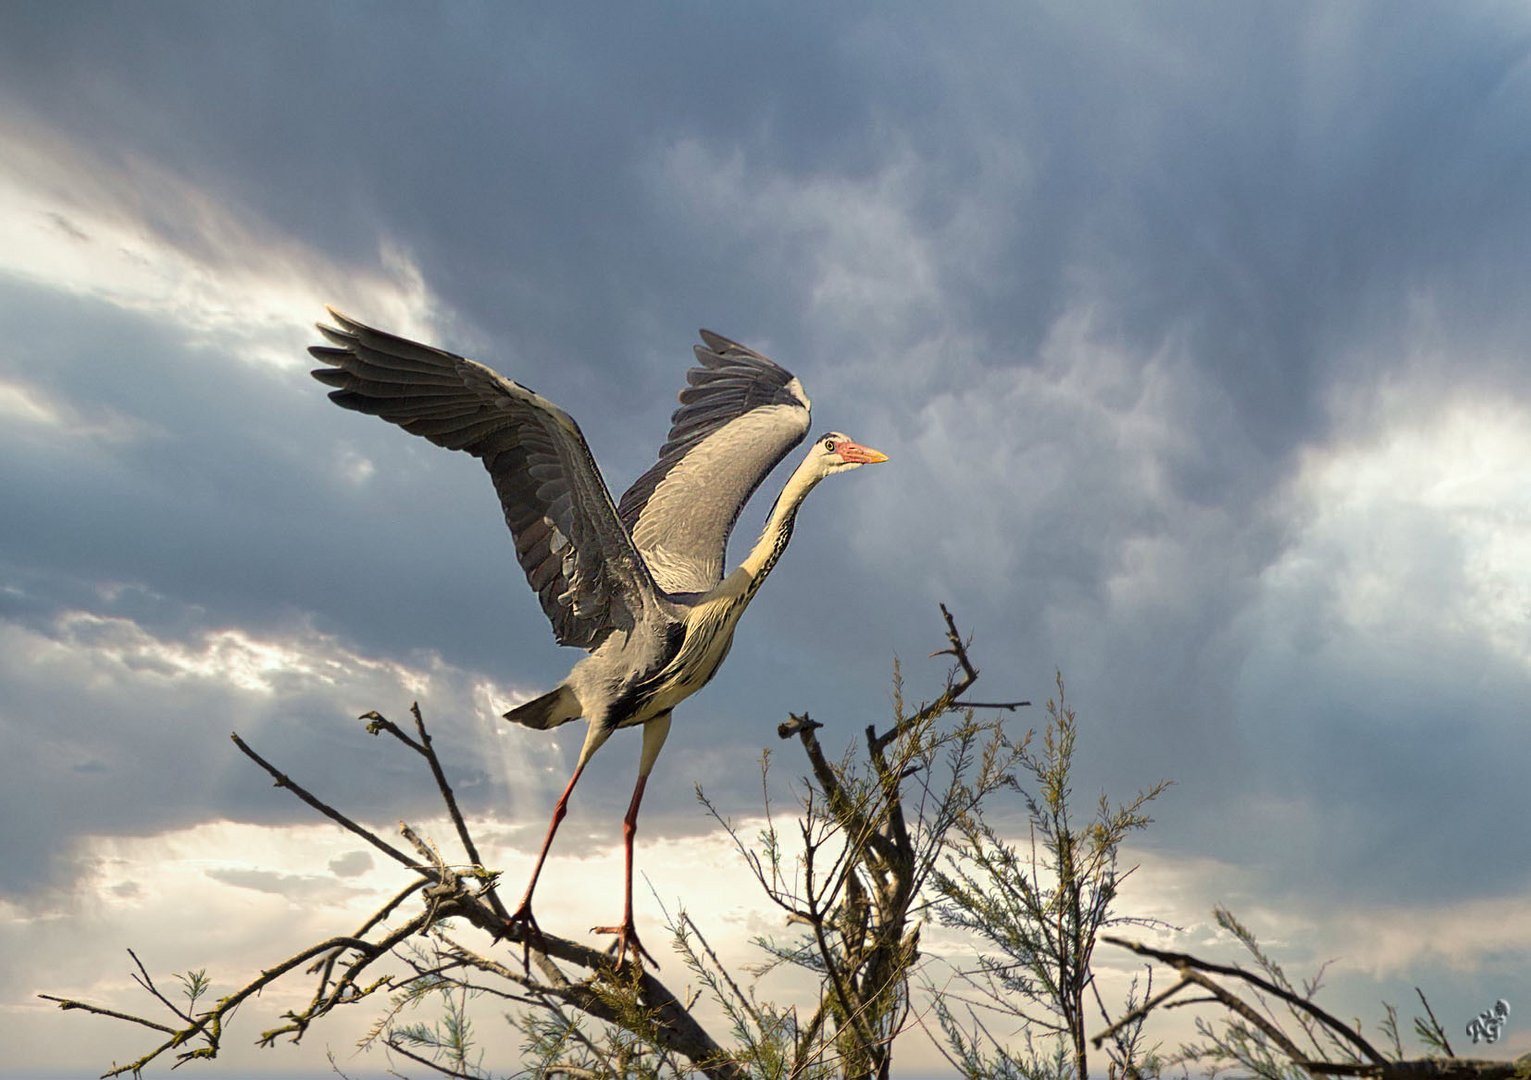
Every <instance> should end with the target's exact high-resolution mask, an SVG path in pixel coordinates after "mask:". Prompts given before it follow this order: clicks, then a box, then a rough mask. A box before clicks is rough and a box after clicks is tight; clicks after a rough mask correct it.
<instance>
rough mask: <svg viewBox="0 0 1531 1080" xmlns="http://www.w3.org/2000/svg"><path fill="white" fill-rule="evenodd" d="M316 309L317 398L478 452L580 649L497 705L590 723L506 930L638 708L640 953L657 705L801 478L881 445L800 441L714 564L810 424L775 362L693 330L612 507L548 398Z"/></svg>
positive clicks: (563, 639) (862, 459)
mask: <svg viewBox="0 0 1531 1080" xmlns="http://www.w3.org/2000/svg"><path fill="white" fill-rule="evenodd" d="M330 314H331V316H332V317H333V318H334V320H335V322H336V324H337V326H335V327H329V326H322V325H321V326H320V327H319V329H320V332H321V333H323V335H324V336H325V338H326V339H327V340H328V341H329V342H330V344H329V345H316V346H314V347H312V348H310V349H309V352H310V353H311V354H312V355H313V356H314V357H315V358H316V359H318V360H320V361H321V362H322V363H324V364H325V365H327V366H325V367H322V368H320V369H318V370H316V371H315V372H314V373H313V374H314V377H315V378H317V379H318V380H319V381H320V382H322V383H324V384H326V385H327V386H330V387H333V390H332V391H331V393H330V398H331V400H333V401H334V402H335V403H336V404H337V405H341V406H343V407H344V408H347V409H353V410H355V411H357V412H364V413H370V414H372V415H374V416H379V417H381V418H383V419H384V420H387V421H389V422H390V423H393V424H397V425H398V426H399V427H402V428H404V429H405V430H406V431H410V432H413V433H414V434H417V435H420V436H423V437H424V438H427V439H429V440H431V441H432V442H434V443H435V444H436V445H438V446H444V447H446V448H448V449H451V450H462V451H464V452H466V453H469V454H472V455H473V456H474V457H476V458H478V459H479V460H480V461H482V462H483V463H484V467H485V468H486V469H488V471H489V475H490V478H491V479H492V480H493V482H494V486H495V490H496V492H498V494H499V496H500V504H501V507H502V509H503V510H504V514H505V521H506V524H507V525H509V526H510V531H511V535H512V536H513V538H514V540H515V548H516V557H517V558H518V559H519V561H520V563H521V567H522V569H523V570H524V571H525V573H526V579H527V581H528V583H530V585H531V587H532V589H533V591H535V592H536V593H537V597H538V599H539V601H540V602H541V604H542V610H543V611H544V613H546V615H547V617H548V620H549V622H551V623H552V625H553V633H554V636H555V637H556V638H557V640H558V642H559V644H562V645H577V646H579V647H581V648H583V649H585V650H587V651H588V652H589V654H590V655H588V656H586V657H585V658H584V659H582V660H580V661H579V662H578V663H576V664H575V665H574V667H573V668H572V669H571V670H570V672H569V674H568V676H567V677H565V679H564V680H563V682H561V683H560V684H559V685H558V686H557V687H555V688H554V689H553V690H551V691H549V692H548V693H546V694H544V695H542V696H540V697H538V698H534V699H532V700H531V701H528V702H525V703H524V704H522V705H520V706H518V707H516V708H514V709H512V710H511V711H510V712H508V713H506V714H505V715H506V717H507V719H510V720H514V721H516V722H518V723H521V724H525V725H526V726H528V727H532V728H538V729H546V728H549V727H553V726H556V725H558V724H562V723H566V722H568V721H570V720H574V719H577V718H579V717H584V718H585V719H586V720H587V722H588V724H589V727H588V730H587V732H586V736H585V742H584V745H583V746H582V748H581V750H580V756H579V761H578V763H577V764H576V766H575V769H574V775H573V777H572V778H571V779H570V780H569V784H568V786H567V787H566V788H565V789H564V793H563V795H562V796H561V797H560V798H559V801H558V804H557V806H556V808H555V810H554V816H553V821H552V824H551V825H550V826H549V828H548V833H547V836H546V838H545V839H544V841H543V847H542V852H541V854H540V855H539V856H538V860H537V866H536V869H535V870H534V871H533V873H532V879H531V883H530V884H529V885H528V887H527V891H526V895H525V897H524V898H523V900H522V902H521V905H520V907H518V908H517V910H516V912H515V914H514V915H513V916H512V919H511V922H512V924H513V926H512V929H514V928H515V927H517V926H519V927H520V929H521V930H522V932H523V940H526V939H528V938H530V937H532V936H535V934H536V933H537V932H538V931H537V927H536V922H535V920H534V919H533V918H532V915H531V898H532V892H533V890H534V889H535V887H536V883H537V878H538V875H539V874H540V872H541V869H542V864H543V860H544V859H545V858H546V855H547V852H548V848H549V846H550V845H551V843H552V839H553V835H554V833H555V832H556V830H557V827H558V823H559V821H560V820H562V818H563V815H564V812H565V809H566V805H567V802H568V798H569V794H570V792H571V791H572V790H573V788H574V785H575V783H576V782H577V781H578V779H579V776H580V773H581V772H582V771H583V770H584V767H585V763H586V762H587V761H588V760H589V758H590V755H591V754H593V753H594V752H595V751H596V750H597V749H598V748H599V747H600V746H601V745H602V743H604V742H605V741H606V739H607V738H608V737H609V736H610V734H611V732H612V731H614V730H615V729H617V728H620V727H629V726H633V725H640V724H641V725H643V728H644V738H643V752H642V756H641V759H640V764H639V775H638V783H637V786H636V788H635V789H634V793H633V800H632V803H631V805H630V806H629V808H628V814H627V817H626V818H625V819H624V825H625V829H624V833H625V839H626V844H627V850H628V875H627V889H626V906H625V912H624V919H623V922H622V924H621V925H620V926H615V927H608V928H604V929H605V930H609V931H610V932H612V933H616V934H618V935H619V938H618V959H619V961H620V960H621V959H623V958H624V957H625V955H626V953H627V951H628V949H629V948H636V949H637V950H639V952H640V953H641V952H642V946H641V945H640V944H639V942H638V940H637V934H636V932H635V931H634V929H633V925H632V880H631V855H632V835H633V831H634V829H635V828H636V821H637V814H638V806H639V802H640V801H641V799H642V795H643V788H644V785H645V783H646V782H647V778H648V775H649V772H650V770H651V769H652V768H653V764H654V760H655V758H656V757H657V756H658V754H659V750H660V747H661V746H662V745H663V743H664V739H665V736H666V734H667V733H668V731H669V725H670V711H671V710H672V709H673V708H674V707H675V706H676V705H677V704H679V703H680V702H681V701H683V700H684V699H685V698H687V697H689V696H690V695H691V694H693V693H695V692H696V691H697V690H699V689H700V688H701V687H702V686H705V685H706V684H707V682H708V681H709V680H710V679H711V678H712V676H713V674H714V673H715V672H716V671H717V669H718V667H719V665H721V664H722V662H723V659H724V657H725V656H727V654H728V650H729V647H730V645H731V643H732V640H733V632H734V627H735V625H736V624H737V622H738V619H739V616H740V615H741V614H742V613H743V610H744V607H745V605H746V604H748V603H749V600H750V599H751V598H752V597H753V596H754V594H755V592H756V590H758V589H759V587H760V584H761V582H762V581H764V579H765V576H766V575H767V574H768V573H770V571H771V568H772V567H773V566H775V564H776V561H777V559H778V558H779V557H780V556H781V553H782V551H783V550H784V549H785V547H786V544H787V541H788V539H789V538H790V537H791V534H792V527H793V523H794V520H795V517H796V514H797V509H798V507H799V505H801V503H802V500H803V498H804V497H805V496H806V495H807V493H808V492H809V491H810V490H812V488H813V487H814V486H815V485H816V484H818V482H819V481H820V480H822V479H823V478H824V477H825V476H828V475H830V474H831V473H835V472H841V471H845V470H848V469H853V468H856V467H858V466H860V465H863V464H867V463H870V462H876V461H884V460H886V457H885V456H884V455H883V454H881V453H879V452H877V451H875V450H871V449H869V448H867V447H864V446H860V445H858V444H856V443H854V442H852V441H851V440H850V439H848V438H846V437H845V436H843V435H840V434H838V433H835V432H831V433H829V434H828V435H826V436H823V437H821V438H820V439H819V440H817V441H815V443H814V444H813V446H812V448H811V449H810V450H809V452H808V455H807V457H806V458H805V459H804V460H803V462H802V463H801V464H800V465H799V466H798V467H797V469H796V470H794V472H793V473H792V475H791V476H790V477H789V478H788V480H787V483H786V485H785V486H784V487H783V489H782V492H781V494H780V496H778V498H777V501H776V503H775V504H774V505H773V507H772V510H771V514H770V516H769V518H768V520H767V522H766V527H765V530H764V532H763V534H762V535H761V537H760V539H759V541H758V542H757V543H756V544H755V546H754V547H753V548H752V550H751V551H750V553H749V555H748V556H746V558H745V559H744V561H743V563H742V564H741V565H740V566H739V568H738V569H737V570H735V571H734V572H733V573H732V574H729V575H728V576H727V577H725V576H724V574H723V559H724V553H725V550H726V547H727V543H728V535H729V533H730V532H731V531H732V529H733V526H734V523H735V521H736V520H737V519H738V516H739V512H740V510H741V509H742V508H743V506H744V504H745V503H746V502H747V501H748V500H749V498H750V496H751V495H752V494H753V493H754V491H755V489H756V488H757V487H759V485H760V483H761V481H762V480H763V479H764V478H765V476H766V474H767V473H769V472H770V471H771V470H772V469H773V468H775V467H776V465H777V464H778V463H779V462H780V461H781V460H782V458H783V457H785V456H786V454H787V453H788V452H789V451H790V450H791V449H792V448H793V447H794V446H796V445H798V444H799V443H800V442H802V440H803V437H804V435H806V434H807V431H808V421H809V408H810V406H809V401H808V396H807V394H806V393H804V392H803V387H802V384H801V383H799V382H798V380H797V379H796V378H794V377H793V376H792V374H791V373H790V372H788V371H786V370H785V369H783V368H782V367H780V366H778V365H777V364H775V363H773V362H772V361H771V360H769V359H767V358H766V357H764V356H762V355H760V354H759V353H757V352H755V351H753V350H752V349H748V348H746V347H745V346H743V345H740V344H738V343H737V342H734V341H730V340H729V339H727V338H725V337H721V336H719V335H717V334H714V333H711V332H710V331H706V330H703V331H702V332H701V333H702V342H703V344H701V345H698V346H696V347H695V352H696V358H697V361H698V364H699V366H697V367H694V368H691V369H690V370H689V371H688V372H687V374H686V381H687V386H686V388H685V389H684V390H682V391H681V394H680V408H678V409H677V410H676V411H675V413H674V414H673V416H672V417H671V427H670V432H669V435H668V437H667V438H666V440H665V443H664V445H663V447H662V448H661V449H660V453H659V460H658V461H657V462H656V463H655V465H654V466H653V467H652V468H651V469H649V470H648V471H647V472H646V473H644V474H643V475H642V476H641V477H639V478H638V480H637V482H635V483H634V484H633V486H632V487H631V488H629V489H628V491H627V493H626V494H624V495H623V496H622V500H621V503H620V505H616V504H613V502H612V499H611V496H610V494H609V493H608V491H607V488H606V484H605V481H604V480H602V478H601V473H600V469H599V468H598V467H597V466H596V463H595V460H594V458H593V457H592V456H591V454H590V448H589V446H588V445H587V444H586V442H585V438H584V435H583V434H582V433H581V432H580V429H579V425H578V424H576V423H575V422H574V420H573V418H571V417H570V416H569V415H568V414H567V413H565V412H564V411H563V410H562V409H560V408H558V406H556V405H554V404H553V403H552V402H550V401H548V400H547V399H545V398H543V397H540V396H538V395H537V394H535V393H534V392H532V391H531V390H529V389H527V388H526V387H525V386H522V385H521V384H520V383H517V382H513V381H512V380H510V379H506V378H504V377H503V376H501V375H498V374H497V373H495V372H494V371H491V370H490V369H489V368H487V367H484V366H483V365H482V364H478V363H475V362H474V361H472V360H468V359H466V358H464V357H461V356H458V355H456V354H455V353H450V352H446V351H445V350H442V349H437V348H433V347H431V346H429V345H422V344H420V343H418V342H414V341H409V340H407V339H405V338H400V337H395V336H394V335H392V334H386V333H383V332H382V331H379V330H374V329H372V328H371V327H368V326H365V325H363V324H361V323H359V322H357V321H356V320H354V319H350V318H347V317H346V316H344V315H341V314H340V313H338V312H336V311H334V310H333V309H331V310H330Z"/></svg>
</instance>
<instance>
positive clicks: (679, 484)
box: [619, 330, 809, 593]
mask: <svg viewBox="0 0 1531 1080" xmlns="http://www.w3.org/2000/svg"><path fill="white" fill-rule="evenodd" d="M702 341H703V342H704V344H702V345H698V346H696V347H695V348H696V358H697V360H698V361H699V362H700V364H701V366H700V367H694V368H692V369H691V370H690V371H688V372H686V383H687V386H686V388H685V389H684V390H682V391H681V392H680V403H681V404H680V408H679V409H677V410H675V413H674V415H673V416H671V417H670V424H671V426H670V435H669V437H668V438H667V439H666V440H665V444H664V446H663V447H661V448H660V451H659V461H658V462H657V463H656V464H655V465H654V467H653V468H652V469H650V470H649V471H648V472H646V473H644V474H643V475H642V476H640V477H639V478H638V480H637V481H636V482H635V483H634V484H633V486H632V487H630V488H628V489H627V493H626V494H625V495H623V496H622V502H621V504H620V506H619V513H620V514H621V517H622V524H623V525H625V526H626V527H627V530H628V532H629V533H631V534H632V538H633V543H635V544H636V545H637V547H638V551H639V553H640V554H641V555H642V556H643V559H644V561H645V563H646V564H647V565H648V568H649V572H650V573H651V574H652V575H653V577H654V581H655V582H656V583H657V584H658V585H659V587H660V588H662V589H664V590H665V591H666V592H670V593H686V592H705V591H707V590H708V589H711V588H712V587H713V586H714V585H716V584H717V583H718V582H720V581H722V580H723V555H724V550H725V548H726V547H727V545H728V534H729V532H730V531H731V530H732V529H733V527H734V521H735V520H737V519H738V517H739V511H740V510H742V509H744V504H745V503H746V502H748V501H749V498H750V496H751V495H752V494H754V492H755V489H756V488H757V487H759V486H760V482H761V481H762V480H764V479H765V478H766V474H767V473H769V472H770V471H771V470H772V469H774V468H775V467H776V466H777V464H778V463H779V462H780V461H781V459H782V458H784V457H785V456H786V455H787V453H788V451H790V450H791V449H792V448H793V447H794V446H796V445H797V444H798V443H800V442H802V441H803V436H804V435H806V434H807V433H808V411H809V401H808V395H807V394H805V393H804V392H803V384H802V383H800V382H798V381H797V379H796V378H794V377H793V375H792V373H791V372H790V371H786V370H785V369H783V368H781V367H779V366H777V365H776V364H774V363H772V362H771V361H770V360H767V359H766V358H765V357H764V356H761V355H760V354H759V353H757V352H755V351H754V350H753V349H747V348H745V347H744V346H743V345H740V344H739V343H738V342H734V341H729V340H728V339H727V338H725V337H720V336H719V335H717V334H714V333H712V332H711V331H708V330H703V331H702Z"/></svg>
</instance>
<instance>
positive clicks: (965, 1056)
mask: <svg viewBox="0 0 1531 1080" xmlns="http://www.w3.org/2000/svg"><path fill="white" fill-rule="evenodd" d="M1057 689H1058V696H1057V698H1056V699H1050V700H1049V701H1048V702H1047V725H1046V727H1045V729H1044V731H1043V737H1042V749H1041V751H1040V752H1037V751H1034V750H1032V749H1031V747H1030V745H1029V743H1028V744H1023V745H1022V746H1021V747H1020V748H1019V749H1018V751H1017V761H1018V763H1019V764H1020V766H1021V767H1022V768H1023V769H1024V770H1025V772H1027V773H1029V774H1030V776H1031V779H1032V781H1034V783H1035V788H1036V791H1035V793H1033V792H1031V791H1027V790H1024V789H1022V797H1023V799H1024V801H1025V805H1026V809H1027V816H1028V825H1029V833H1030V835H1029V840H1028V843H1027V845H1026V846H1025V847H1022V846H1020V845H1016V844H1012V843H1010V842H1009V841H1007V840H1006V839H1004V838H1003V837H1002V836H1001V835H1000V834H999V832H998V831H997V830H996V828H995V827H994V825H993V824H992V823H991V822H990V821H989V820H988V819H987V818H986V817H985V816H984V815H983V814H981V813H967V814H963V815H962V816H960V817H959V818H958V820H957V822H956V829H955V832H956V837H957V839H956V842H955V843H953V844H952V845H951V848H950V850H949V851H948V852H947V853H946V860H945V862H946V868H945V869H944V870H943V871H941V872H940V873H939V874H938V875H937V888H938V890H939V892H940V895H941V897H942V900H943V902H942V903H941V904H940V906H939V912H940V916H941V919H942V921H943V922H945V923H946V924H947V925H948V926H955V927H959V928H961V929H963V930H966V931H968V932H969V933H971V934H972V935H973V936H974V937H975V938H977V939H978V940H979V941H980V942H981V943H982V944H983V946H985V947H986V948H985V951H984V952H983V953H981V954H980V956H979V964H978V967H977V969H976V970H973V971H967V972H962V973H960V978H961V980H962V982H963V983H965V984H966V986H967V987H968V988H969V989H970V990H972V991H974V992H975V994H976V998H977V1000H978V1001H980V1002H982V1003H984V1004H982V1005H981V1006H978V1007H977V1008H974V1007H971V1006H970V1007H969V1009H968V1017H969V1020H970V1022H971V1025H972V1027H971V1029H970V1030H969V1029H965V1028H964V1026H963V1025H962V1024H961V1023H960V1022H959V1021H958V1019H957V1018H956V1016H955V1015H954V1012H953V1010H952V1008H951V1004H952V1002H953V1001H955V1000H956V997H955V996H950V997H948V998H946V999H943V1000H942V1001H941V1003H940V1005H939V1006H938V1016H939V1018H940V1020H941V1025H942V1028H943V1030H944V1032H945V1035H946V1041H947V1044H948V1047H949V1050H950V1053H949V1055H948V1060H950V1061H951V1062H952V1064H953V1065H954V1066H956V1067H957V1068H959V1069H961V1070H962V1072H963V1074H964V1075H966V1076H969V1077H974V1078H977V1077H985V1076H1027V1077H1043V1076H1046V1077H1070V1076H1071V1077H1076V1078H1084V1077H1087V1076H1089V1063H1088V1057H1087V1038H1086V1034H1085V1024H1086V1015H1087V1008H1088V1005H1089V995H1090V994H1092V993H1093V994H1094V996H1095V1003H1096V1004H1097V1005H1098V1006H1099V1007H1100V1011H1101V1013H1102V1015H1103V1016H1104V1015H1106V1009H1105V1005H1104V1003H1103V1002H1101V1000H1100V995H1099V992H1098V991H1097V990H1096V989H1095V975H1094V969H1093V965H1092V959H1093V957H1094V953H1095V945H1096V941H1097V939H1098V937H1099V935H1100V933H1101V931H1102V930H1104V929H1106V928H1108V927H1111V926H1119V925H1123V924H1136V925H1147V924H1148V920H1143V919H1137V918H1132V917H1128V916H1123V915H1120V914H1118V913H1117V911H1116V907H1115V904H1116V898H1117V890H1118V888H1119V887H1120V885H1121V882H1122V881H1123V880H1124V879H1125V878H1126V877H1127V876H1128V875H1129V874H1131V873H1132V870H1131V869H1128V870H1125V871H1124V870H1121V869H1119V856H1120V850H1121V845H1122V843H1123V842H1124V841H1125V840H1126V839H1127V837H1128V836H1129V835H1130V834H1131V833H1133V832H1136V831H1138V830H1141V829H1144V828H1146V827H1147V826H1148V825H1149V823H1150V822H1151V821H1152V820H1153V819H1152V818H1150V817H1148V815H1147V814H1146V813H1145V812H1144V807H1146V806H1147V804H1148V803H1150V802H1151V801H1153V800H1154V799H1156V798H1158V797H1159V796H1160V795H1161V794H1163V793H1164V791H1165V789H1166V788H1167V787H1169V784H1170V782H1169V781H1167V780H1161V781H1159V782H1158V783H1156V784H1154V785H1152V786H1151V787H1149V788H1147V789H1145V790H1143V791H1139V792H1138V793H1137V795H1136V796H1134V797H1133V798H1132V799H1130V800H1128V802H1126V803H1125V804H1122V805H1118V806H1112V805H1111V803H1110V801H1109V800H1108V799H1107V798H1106V796H1105V795H1102V796H1101V797H1100V801H1099V803H1098V805H1097V807H1096V810H1095V815H1094V817H1093V818H1091V819H1090V820H1089V821H1087V822H1084V823H1081V822H1080V821H1079V820H1078V816H1077V814H1076V812H1075V809H1074V807H1073V805H1072V804H1071V801H1070V798H1071V795H1072V786H1071V785H1072V771H1073V763H1074V749H1075V741H1076V739H1077V737H1078V729H1079V722H1078V717H1077V716H1076V715H1075V713H1074V710H1073V709H1072V708H1070V707H1069V705H1068V703H1067V700H1066V698H1065V695H1064V686H1063V677H1062V675H1061V674H1060V675H1059V676H1058V677H1057ZM1149 989H1150V990H1151V984H1150V987H1149ZM1130 1007H1131V1006H1130V1005H1129V1008H1130ZM979 1009H981V1010H982V1011H985V1012H989V1013H996V1014H1000V1015H1003V1016H1008V1017H1011V1018H1014V1019H1018V1020H1020V1021H1022V1022H1023V1023H1024V1025H1025V1031H1026V1033H1027V1046H1026V1050H1025V1052H1024V1053H1022V1052H1019V1051H1016V1050H1012V1049H1011V1048H1010V1047H1008V1046H1006V1045H1005V1044H1004V1043H1002V1042H1001V1041H1000V1040H998V1039H996V1038H994V1037H993V1036H992V1035H990V1034H989V1025H987V1024H985V1023H983V1022H982V1021H981V1019H980V1016H979ZM1107 1020H1108V1022H1109V1016H1107ZM1034 1032H1041V1033H1043V1035H1044V1036H1052V1037H1055V1038H1056V1040H1057V1042H1055V1043H1054V1044H1053V1046H1052V1047H1051V1048H1050V1049H1051V1052H1050V1053H1049V1054H1047V1055H1045V1056H1044V1055H1042V1054H1039V1053H1038V1052H1037V1050H1036V1047H1035V1039H1034V1036H1033V1033H1034ZM1137 1033H1138V1028H1135V1027H1130V1028H1124V1029H1122V1034H1123V1037H1122V1038H1120V1039H1118V1040H1116V1041H1115V1042H1114V1043H1113V1046H1112V1050H1113V1055H1114V1056H1113V1062H1112V1063H1113V1066H1114V1067H1115V1068H1116V1069H1117V1070H1119V1071H1121V1072H1124V1073H1125V1072H1128V1071H1132V1070H1135V1069H1140V1068H1142V1067H1143V1063H1142V1062H1141V1061H1139V1060H1138V1059H1139V1057H1140V1053H1141V1052H1140V1047H1139V1045H1138V1042H1137ZM1097 1045H1099V1044H1097Z"/></svg>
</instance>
